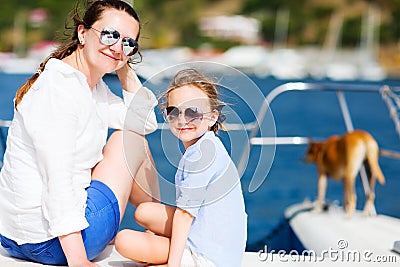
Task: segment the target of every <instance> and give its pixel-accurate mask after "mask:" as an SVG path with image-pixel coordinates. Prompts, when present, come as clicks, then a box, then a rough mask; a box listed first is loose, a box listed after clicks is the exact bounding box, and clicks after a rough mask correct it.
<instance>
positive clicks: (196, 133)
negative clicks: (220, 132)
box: [167, 85, 218, 149]
mask: <svg viewBox="0 0 400 267" xmlns="http://www.w3.org/2000/svg"><path fill="white" fill-rule="evenodd" d="M168 107H169V109H168ZM173 107H175V108H177V109H174V108H173ZM167 109H168V110H169V111H170V112H169V114H170V115H176V116H174V118H176V119H173V120H170V121H169V128H170V130H171V132H172V133H173V134H174V135H175V136H176V137H178V138H179V139H180V140H181V141H182V143H183V146H184V147H185V149H186V148H188V147H189V146H191V145H192V144H194V143H196V142H197V140H198V139H199V138H200V137H201V136H202V135H203V134H204V133H205V132H207V131H209V129H210V127H211V126H213V125H214V124H215V122H216V121H217V118H218V111H216V110H214V111H213V110H211V107H210V100H209V98H208V97H207V95H206V94H205V93H204V92H203V91H202V90H201V89H199V88H197V87H196V86H193V85H185V86H182V87H178V88H176V89H174V90H172V91H171V92H170V93H169V94H168V99H167ZM195 111H197V112H200V113H202V114H203V115H202V116H196V112H195ZM178 114H179V115H178ZM185 115H186V116H185ZM198 115H199V114H198ZM185 117H186V118H185ZM201 117H202V118H201ZM191 118H193V119H191Z"/></svg>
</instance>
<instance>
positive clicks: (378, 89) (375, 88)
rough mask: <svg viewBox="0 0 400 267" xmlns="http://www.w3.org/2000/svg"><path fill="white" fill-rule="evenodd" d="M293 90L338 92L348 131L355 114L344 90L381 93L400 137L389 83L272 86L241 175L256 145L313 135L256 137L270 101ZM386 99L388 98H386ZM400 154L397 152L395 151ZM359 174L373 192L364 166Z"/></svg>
mask: <svg viewBox="0 0 400 267" xmlns="http://www.w3.org/2000/svg"><path fill="white" fill-rule="evenodd" d="M292 91H321V92H335V93H336V96H337V99H338V101H339V105H340V111H341V114H342V116H343V120H344V123H345V126H346V130H347V131H352V130H354V126H353V122H352V118H351V115H350V111H349V108H348V105H347V101H346V97H345V93H346V92H359V93H361V92H363V93H366V92H367V93H368V92H371V93H378V94H380V95H381V96H382V98H383V99H384V102H385V103H386V105H387V106H388V108H389V112H390V114H391V118H392V120H393V122H394V124H395V127H396V130H397V133H398V135H399V137H400V120H399V114H400V112H399V110H400V98H399V97H398V95H396V93H395V92H394V91H393V90H391V88H389V87H388V86H379V85H355V84H334V83H327V84H321V83H318V84H317V83H303V82H293V83H286V84H283V85H280V86H278V87H276V88H275V89H273V90H272V91H271V92H270V93H269V94H268V95H267V96H266V97H265V99H264V102H263V103H262V106H261V108H260V110H259V112H258V114H257V116H256V120H255V121H254V122H253V123H250V124H249V125H250V126H251V127H249V140H250V141H249V144H248V145H247V146H246V147H245V148H244V151H243V154H242V156H241V158H240V160H239V163H238V171H239V174H240V175H243V173H244V171H245V169H246V164H247V159H248V157H249V155H250V152H251V149H252V147H253V146H268V145H273V146H276V145H304V144H308V143H309V141H310V139H309V138H308V137H303V136H285V137H282V136H276V137H263V136H261V137H257V135H258V134H259V132H260V125H262V123H263V121H264V118H265V117H266V115H267V113H268V112H271V110H270V106H271V103H272V102H273V101H274V100H275V99H276V98H277V97H278V96H280V95H281V94H282V93H285V92H292ZM385 99H387V100H385ZM393 153H394V154H396V155H398V153H396V152H393ZM360 177H361V181H362V185H363V189H364V193H365V194H366V195H368V194H369V192H370V187H369V183H368V178H367V173H366V170H365V168H364V167H362V169H361V171H360ZM373 213H375V214H376V211H375V208H373Z"/></svg>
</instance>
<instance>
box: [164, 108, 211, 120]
mask: <svg viewBox="0 0 400 267" xmlns="http://www.w3.org/2000/svg"><path fill="white" fill-rule="evenodd" d="M162 113H163V116H164V119H165V120H166V121H167V122H170V123H173V122H176V121H177V120H178V118H179V115H180V114H183V115H184V117H185V120H186V122H191V123H200V122H201V120H202V119H203V115H204V114H208V113H212V112H204V113H203V112H202V111H201V109H199V108H198V107H189V108H185V109H183V110H180V109H179V108H177V107H174V106H169V107H167V108H166V109H164V110H163V112H162Z"/></svg>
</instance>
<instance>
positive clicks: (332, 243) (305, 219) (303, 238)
mask: <svg viewBox="0 0 400 267" xmlns="http://www.w3.org/2000/svg"><path fill="white" fill-rule="evenodd" d="M311 207H312V204H311V203H303V204H297V205H293V206H291V207H289V208H288V209H287V210H286V212H285V217H286V218H291V219H290V220H289V224H290V227H291V228H292V230H293V231H294V233H295V234H296V236H297V237H298V239H299V240H300V242H301V243H302V244H303V246H304V247H305V248H306V249H307V250H310V251H313V252H315V253H316V255H317V256H323V257H324V258H330V259H332V258H337V257H341V259H340V261H351V262H361V263H364V264H367V263H369V264H372V263H376V264H378V263H385V264H388V263H391V265H397V266H399V263H400V254H398V253H396V252H394V251H393V245H394V243H395V241H399V240H400V219H398V218H394V217H389V216H385V215H377V216H372V217H366V216H364V215H363V213H362V212H361V211H356V213H355V214H354V215H353V216H352V217H351V218H347V217H346V215H345V213H344V211H343V209H342V207H337V206H333V207H329V209H328V211H326V212H321V213H317V212H313V211H310V209H311ZM369 264H368V266H370V265H369ZM379 266H381V265H379Z"/></svg>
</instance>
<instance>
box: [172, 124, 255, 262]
mask: <svg viewBox="0 0 400 267" xmlns="http://www.w3.org/2000/svg"><path fill="white" fill-rule="evenodd" d="M175 184H176V204H177V207H179V208H181V209H183V210H186V211H187V212H189V213H190V214H192V215H193V217H194V220H193V223H192V226H191V230H190V234H189V237H188V241H187V246H188V247H189V248H191V249H192V250H193V251H194V252H196V253H199V254H202V255H204V256H205V257H206V258H208V259H209V260H211V261H213V262H214V263H215V264H216V266H224V267H235V266H241V262H242V257H243V253H244V250H245V246H246V238H247V215H246V212H245V205H244V199H243V194H242V189H241V185H240V178H239V175H238V172H237V169H236V167H235V165H234V164H233V162H232V160H231V158H230V156H229V155H228V153H227V151H226V149H225V147H224V145H223V144H222V142H221V140H220V139H219V138H218V137H216V136H215V134H214V132H211V131H210V132H207V133H206V134H204V135H203V136H202V137H201V138H200V139H199V140H198V141H197V142H196V143H195V144H193V145H192V146H190V147H188V148H187V150H186V151H185V153H184V155H183V157H182V159H181V160H180V162H179V167H178V170H177V173H176V175H175Z"/></svg>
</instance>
